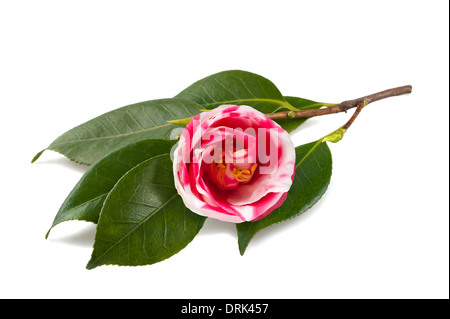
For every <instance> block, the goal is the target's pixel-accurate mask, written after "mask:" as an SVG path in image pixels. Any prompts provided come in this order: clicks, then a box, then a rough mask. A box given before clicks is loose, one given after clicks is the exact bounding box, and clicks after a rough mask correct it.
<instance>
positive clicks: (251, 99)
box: [176, 70, 327, 132]
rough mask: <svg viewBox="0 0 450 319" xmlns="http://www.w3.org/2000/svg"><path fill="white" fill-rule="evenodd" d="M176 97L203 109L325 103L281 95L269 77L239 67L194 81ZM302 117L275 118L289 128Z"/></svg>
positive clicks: (278, 107)
mask: <svg viewBox="0 0 450 319" xmlns="http://www.w3.org/2000/svg"><path fill="white" fill-rule="evenodd" d="M176 97H177V98H181V99H186V100H191V101H195V102H197V103H198V104H200V105H201V106H202V108H204V109H213V108H215V107H217V106H219V105H222V104H234V105H249V106H252V107H253V108H255V109H257V110H259V111H260V112H262V113H275V112H283V111H289V110H290V111H296V110H303V109H314V108H321V107H322V106H324V105H327V103H319V102H315V101H311V100H307V99H302V98H296V97H283V95H282V94H281V92H280V91H279V90H278V88H277V87H276V86H275V85H274V84H273V83H272V82H271V81H269V80H268V79H266V78H264V77H262V76H260V75H257V74H254V73H250V72H246V71H240V70H231V71H224V72H220V73H216V74H213V75H210V76H208V77H206V78H204V79H201V80H199V81H197V82H195V83H194V84H192V85H191V86H189V87H188V88H186V89H185V90H183V91H182V92H180V93H179V94H178V95H177V96H176ZM305 121H306V119H286V120H284V119H283V120H277V122H278V123H279V124H280V125H281V126H282V127H283V128H284V129H285V130H286V131H288V132H291V131H293V130H294V129H295V128H297V127H298V126H299V125H301V124H302V123H304V122H305Z"/></svg>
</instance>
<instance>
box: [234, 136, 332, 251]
mask: <svg viewBox="0 0 450 319" xmlns="http://www.w3.org/2000/svg"><path fill="white" fill-rule="evenodd" d="M295 152H296V166H295V176H294V180H293V183H292V186H291V189H290V190H289V192H288V194H287V198H286V200H285V202H284V203H283V205H281V206H280V207H279V208H277V209H276V210H274V211H273V212H272V213H270V214H269V215H267V216H266V217H264V218H263V219H260V220H258V221H255V222H244V223H241V224H236V228H237V232H238V242H239V251H240V253H241V255H243V254H244V252H245V250H246V249H247V246H248V244H249V243H250V241H251V240H252V238H253V237H254V236H255V235H256V233H257V232H258V231H260V230H262V229H264V228H266V227H268V226H270V225H273V224H275V223H279V222H281V221H284V220H288V219H291V218H294V217H296V216H298V215H300V214H302V213H303V212H305V211H306V210H308V209H309V208H311V207H312V206H313V205H314V204H315V203H316V202H317V201H318V200H319V199H320V198H321V197H322V195H323V194H324V193H325V191H326V189H327V187H328V184H329V183H330V179H331V169H332V159H331V152H330V149H329V148H328V146H327V143H326V142H324V140H323V139H320V140H319V141H316V142H312V143H309V144H305V145H301V146H299V147H296V149H295Z"/></svg>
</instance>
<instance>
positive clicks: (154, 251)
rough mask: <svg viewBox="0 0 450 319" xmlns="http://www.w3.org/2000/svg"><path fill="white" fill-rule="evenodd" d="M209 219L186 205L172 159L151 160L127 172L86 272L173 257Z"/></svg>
mask: <svg viewBox="0 0 450 319" xmlns="http://www.w3.org/2000/svg"><path fill="white" fill-rule="evenodd" d="M205 219H206V218H205V217H203V216H200V215H197V214H194V213H192V212H191V211H189V210H188V209H187V208H186V207H185V206H184V204H183V201H182V199H181V197H180V196H179V195H178V193H177V190H176V188H175V186H174V181H173V173H172V161H171V160H170V156H169V155H161V156H157V157H153V158H151V159H149V160H146V161H144V162H142V163H141V164H139V165H138V166H136V167H135V168H133V169H131V170H130V171H129V172H128V173H126V174H125V175H124V176H123V177H122V178H121V179H120V180H119V182H118V183H117V184H116V186H114V188H113V189H112V191H111V192H110V193H109V195H108V197H107V198H106V201H105V203H104V205H103V209H102V211H101V214H100V218H99V221H98V225H97V233H96V236H95V243H94V251H93V252H92V258H91V260H90V261H89V263H88V265H87V268H88V269H92V268H95V267H97V266H100V265H105V264H115V265H127V266H137V265H148V264H153V263H156V262H159V261H161V260H164V259H166V258H169V257H170V256H172V255H174V254H176V253H178V252H179V251H180V250H181V249H183V248H184V247H186V245H187V244H188V243H189V242H191V241H192V239H193V238H194V237H195V236H196V235H197V233H198V232H199V231H200V229H201V227H202V226H203V223H204V221H205Z"/></svg>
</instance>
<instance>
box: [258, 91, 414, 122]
mask: <svg viewBox="0 0 450 319" xmlns="http://www.w3.org/2000/svg"><path fill="white" fill-rule="evenodd" d="M411 91H412V86H411V85H405V86H400V87H397V88H393V89H389V90H385V91H381V92H378V93H374V94H370V95H367V96H363V97H360V98H358V99H354V100H348V101H344V102H342V103H341V104H336V105H333V106H330V107H326V108H322V109H316V110H300V111H286V112H278V113H270V114H266V115H267V117H268V118H271V119H272V120H275V119H285V118H298V117H301V118H304V117H314V116H320V115H328V114H334V113H339V112H347V110H348V109H351V108H354V107H357V106H358V105H360V104H361V103H364V101H367V102H366V103H367V104H369V103H372V102H375V101H379V100H382V99H385V98H388V97H392V96H397V95H403V94H408V93H411ZM350 125H351V123H350Z"/></svg>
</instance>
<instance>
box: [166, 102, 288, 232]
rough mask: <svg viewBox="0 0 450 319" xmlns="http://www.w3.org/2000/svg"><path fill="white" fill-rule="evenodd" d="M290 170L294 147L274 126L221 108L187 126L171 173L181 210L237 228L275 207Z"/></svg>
mask: <svg viewBox="0 0 450 319" xmlns="http://www.w3.org/2000/svg"><path fill="white" fill-rule="evenodd" d="M294 166H295V149H294V145H293V144H292V141H291V139H290V137H289V134H288V133H287V132H286V131H285V130H284V129H282V128H281V127H280V126H279V125H278V124H277V123H275V122H274V121H272V120H271V119H269V118H268V117H267V116H266V115H264V114H263V113H261V112H259V111H257V110H255V109H253V108H251V107H249V106H245V105H240V106H236V105H222V106H220V107H218V108H216V109H214V110H212V111H210V112H203V113H201V114H199V115H197V116H195V117H194V118H193V119H192V120H191V121H190V122H189V123H188V125H187V126H186V128H185V129H184V130H183V132H182V134H181V136H180V140H179V143H178V146H177V148H176V149H175V152H174V163H173V172H174V178H175V186H176V188H177V190H178V193H179V194H180V195H181V197H182V198H183V202H184V204H185V205H186V207H187V208H189V209H190V210H191V211H193V212H195V213H197V214H199V215H203V216H207V217H212V218H216V219H219V220H223V221H227V222H233V223H240V222H244V221H255V220H258V219H261V218H263V217H265V216H267V215H268V214H269V213H271V212H272V211H273V210H274V209H276V208H278V207H280V206H281V204H282V203H283V202H284V200H285V199H286V193H287V191H288V190H289V189H290V187H291V185H292V180H293V178H294V170H295V167H294Z"/></svg>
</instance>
